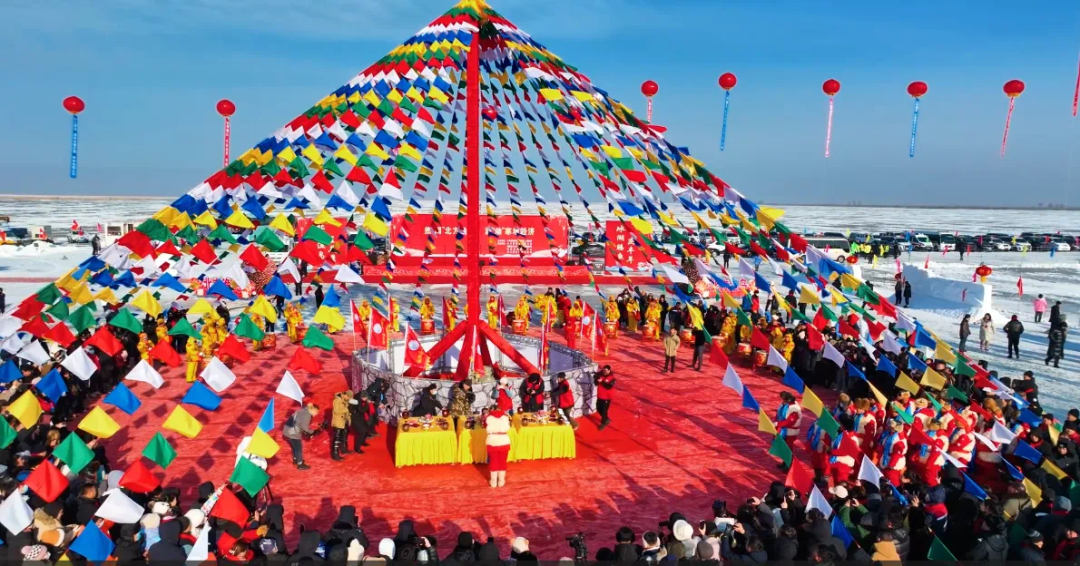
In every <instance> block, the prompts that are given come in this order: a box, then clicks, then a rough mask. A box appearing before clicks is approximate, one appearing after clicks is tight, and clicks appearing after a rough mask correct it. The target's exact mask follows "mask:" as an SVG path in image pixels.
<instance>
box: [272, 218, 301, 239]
mask: <svg viewBox="0 0 1080 566" xmlns="http://www.w3.org/2000/svg"><path fill="white" fill-rule="evenodd" d="M270 227H271V228H276V229H278V230H281V231H282V232H285V233H286V234H288V235H290V236H295V235H296V230H294V229H293V227H292V224H289V218H288V217H287V216H285V215H284V214H278V215H277V216H275V217H274V219H273V220H272V221H270Z"/></svg>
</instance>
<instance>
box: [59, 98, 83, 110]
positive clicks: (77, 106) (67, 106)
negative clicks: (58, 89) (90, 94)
mask: <svg viewBox="0 0 1080 566" xmlns="http://www.w3.org/2000/svg"><path fill="white" fill-rule="evenodd" d="M64 110H67V111H68V112H70V113H72V114H78V113H79V112H82V111H83V110H86V103H85V102H83V100H82V99H81V98H79V97H78V96H69V97H67V98H65V99H64Z"/></svg>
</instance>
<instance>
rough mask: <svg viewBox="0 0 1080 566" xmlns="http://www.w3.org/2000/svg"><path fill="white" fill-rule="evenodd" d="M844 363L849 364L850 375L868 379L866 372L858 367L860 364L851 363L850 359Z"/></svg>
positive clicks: (848, 372) (848, 371) (864, 379)
mask: <svg viewBox="0 0 1080 566" xmlns="http://www.w3.org/2000/svg"><path fill="white" fill-rule="evenodd" d="M844 365H845V366H847V374H848V377H857V378H859V379H861V380H863V381H866V374H865V373H863V372H862V370H861V369H859V368H858V366H856V365H855V364H853V363H851V361H850V360H849V361H848V362H847V363H846V364H844Z"/></svg>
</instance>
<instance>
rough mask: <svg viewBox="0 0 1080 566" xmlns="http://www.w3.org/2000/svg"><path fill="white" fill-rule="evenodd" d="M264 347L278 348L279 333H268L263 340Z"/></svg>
mask: <svg viewBox="0 0 1080 566" xmlns="http://www.w3.org/2000/svg"><path fill="white" fill-rule="evenodd" d="M262 345H263V348H277V334H273V333H267V334H266V337H265V338H263V341H262Z"/></svg>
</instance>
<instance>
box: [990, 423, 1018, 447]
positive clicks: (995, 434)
mask: <svg viewBox="0 0 1080 566" xmlns="http://www.w3.org/2000/svg"><path fill="white" fill-rule="evenodd" d="M989 437H990V440H993V441H994V442H1000V443H1002V444H1008V443H1010V442H1012V441H1013V439H1014V438H1016V435H1015V434H1013V431H1011V430H1009V429H1008V428H1006V427H1005V425H1003V424H1001V423H1000V422H998V421H997V420H996V419H995V420H994V428H993V429H991V430H990V434H989Z"/></svg>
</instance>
